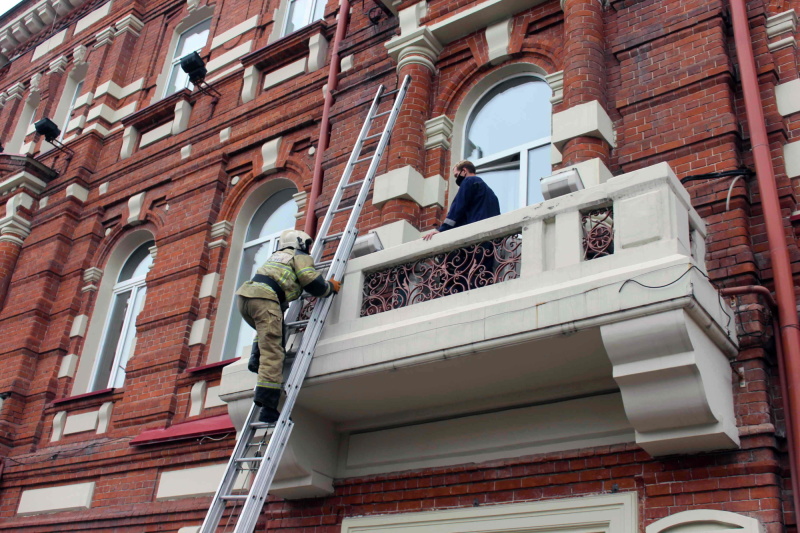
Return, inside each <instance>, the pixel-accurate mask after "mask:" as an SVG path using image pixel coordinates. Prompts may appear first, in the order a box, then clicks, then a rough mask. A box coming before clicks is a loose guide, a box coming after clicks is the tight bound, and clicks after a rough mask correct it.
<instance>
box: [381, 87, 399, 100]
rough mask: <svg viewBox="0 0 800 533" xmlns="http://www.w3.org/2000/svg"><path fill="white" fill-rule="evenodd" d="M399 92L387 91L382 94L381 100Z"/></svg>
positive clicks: (396, 90)
mask: <svg viewBox="0 0 800 533" xmlns="http://www.w3.org/2000/svg"><path fill="white" fill-rule="evenodd" d="M399 91H400V89H395V90H393V91H389V92H387V93H383V94H382V95H381V98H386V97H387V96H392V95H393V94H397V93H398V92H399Z"/></svg>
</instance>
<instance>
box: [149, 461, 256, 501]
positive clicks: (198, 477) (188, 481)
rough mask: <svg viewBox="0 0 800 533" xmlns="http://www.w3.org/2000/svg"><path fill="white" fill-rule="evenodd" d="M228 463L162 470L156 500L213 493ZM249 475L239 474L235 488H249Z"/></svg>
mask: <svg viewBox="0 0 800 533" xmlns="http://www.w3.org/2000/svg"><path fill="white" fill-rule="evenodd" d="M226 466H227V463H220V464H216V465H208V466H198V467H194V468H183V469H180V470H170V471H166V472H161V475H160V476H159V479H158V490H157V491H156V500H173V499H176V498H186V497H190V496H205V495H212V494H214V492H216V490H217V485H219V480H220V479H222V475H223V474H224V473H225V467H226ZM247 478H248V475H247V474H245V475H243V476H239V478H238V479H237V480H236V482H235V483H234V488H233V490H237V489H241V488H248V486H249V483H248V479H247Z"/></svg>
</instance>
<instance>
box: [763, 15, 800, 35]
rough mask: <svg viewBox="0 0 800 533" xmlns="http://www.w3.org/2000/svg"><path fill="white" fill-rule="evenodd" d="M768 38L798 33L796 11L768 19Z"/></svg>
mask: <svg viewBox="0 0 800 533" xmlns="http://www.w3.org/2000/svg"><path fill="white" fill-rule="evenodd" d="M766 28H767V37H768V38H770V39H771V38H773V37H777V36H778V35H783V34H784V33H794V32H796V31H797V13H795V11H794V9H790V10H788V11H784V12H783V13H778V14H777V15H773V16H771V17H769V18H767V23H766Z"/></svg>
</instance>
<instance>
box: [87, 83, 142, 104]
mask: <svg viewBox="0 0 800 533" xmlns="http://www.w3.org/2000/svg"><path fill="white" fill-rule="evenodd" d="M143 86H144V78H139V79H138V80H136V81H134V82H131V83H129V84H128V85H126V86H125V87H120V86H119V85H117V84H116V83H114V82H113V81H111V80H109V81H107V82H105V83H102V84H100V85H99V86H98V87H97V90H96V91H95V93H94V97H95V98H99V97H101V96H102V95H104V94H106V93H108V94H110V95H111V96H113V97H114V98H116V99H117V100H122V99H123V98H125V97H126V96H130V95H132V94H134V93H136V92H138V91H140V90H141V89H142V87H143Z"/></svg>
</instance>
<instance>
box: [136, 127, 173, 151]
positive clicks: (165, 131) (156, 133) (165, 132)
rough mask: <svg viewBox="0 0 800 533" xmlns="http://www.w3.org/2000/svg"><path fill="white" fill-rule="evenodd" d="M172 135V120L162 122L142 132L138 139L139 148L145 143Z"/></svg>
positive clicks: (148, 143) (151, 142)
mask: <svg viewBox="0 0 800 533" xmlns="http://www.w3.org/2000/svg"><path fill="white" fill-rule="evenodd" d="M170 135H172V122H167V123H166V124H162V125H161V126H159V127H157V128H153V129H152V130H150V131H148V132H147V133H143V134H142V138H141V141H139V148H144V147H145V146H147V145H150V144H153V143H154V142H156V141H160V140H161V139H166V138H167V137H169V136H170Z"/></svg>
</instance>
